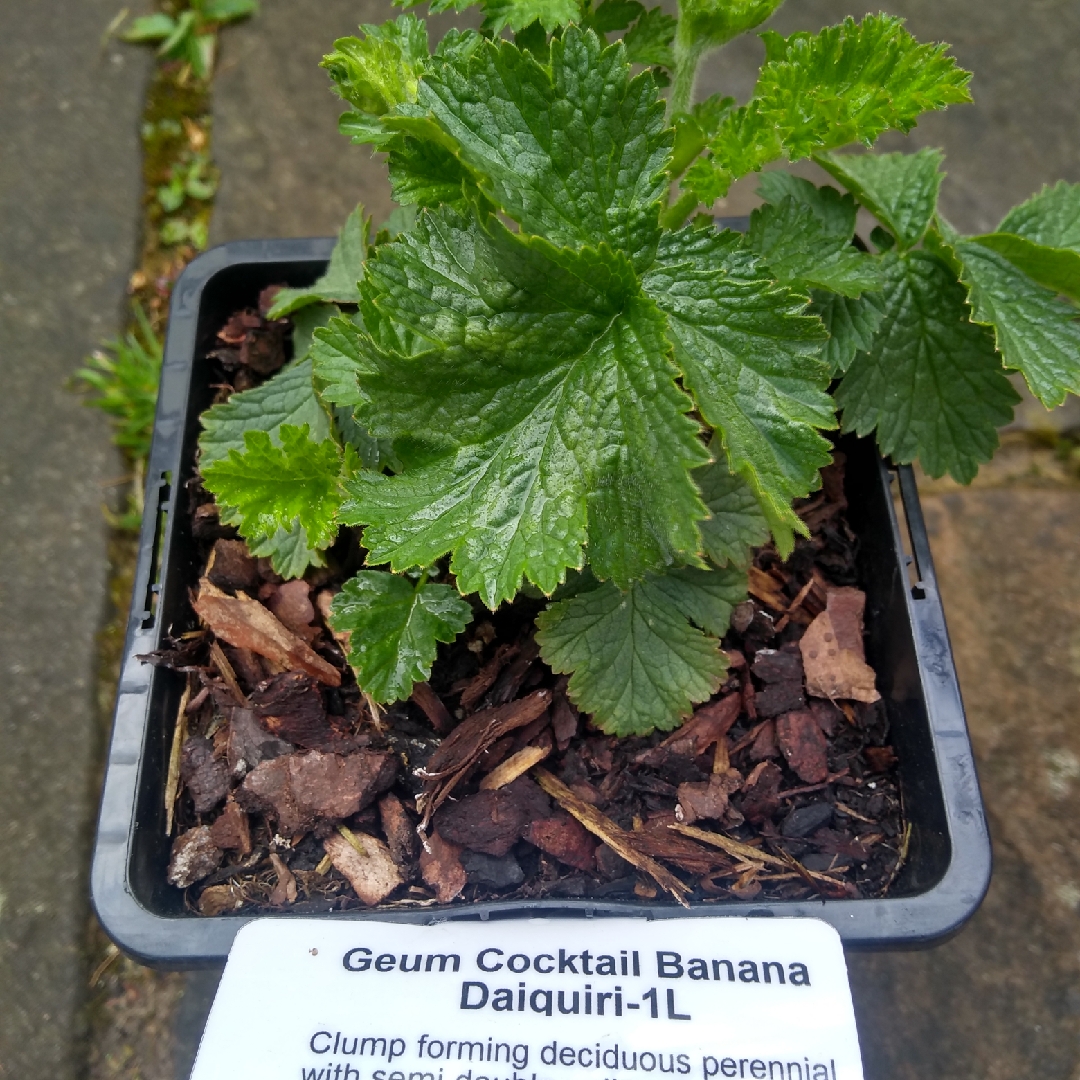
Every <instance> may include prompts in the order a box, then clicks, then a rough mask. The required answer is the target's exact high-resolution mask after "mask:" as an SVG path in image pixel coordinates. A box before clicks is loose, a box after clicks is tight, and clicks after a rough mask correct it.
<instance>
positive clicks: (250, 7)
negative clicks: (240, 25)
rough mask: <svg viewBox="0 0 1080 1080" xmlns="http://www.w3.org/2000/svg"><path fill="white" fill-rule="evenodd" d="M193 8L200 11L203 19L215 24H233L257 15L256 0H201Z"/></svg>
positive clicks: (257, 6)
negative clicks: (197, 8) (238, 20)
mask: <svg viewBox="0 0 1080 1080" xmlns="http://www.w3.org/2000/svg"><path fill="white" fill-rule="evenodd" d="M195 6H196V7H199V8H200V9H201V11H202V17H203V18H204V19H206V20H207V21H208V22H216V23H228V22H235V21H236V20H237V19H245V18H247V17H248V16H249V15H257V14H258V13H259V5H258V3H257V2H256V0H202V3H201V4H197V5H195Z"/></svg>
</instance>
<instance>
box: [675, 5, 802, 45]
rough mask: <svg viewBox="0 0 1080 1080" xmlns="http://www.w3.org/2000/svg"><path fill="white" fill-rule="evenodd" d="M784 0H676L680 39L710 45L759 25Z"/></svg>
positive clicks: (695, 43)
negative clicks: (677, 1)
mask: <svg viewBox="0 0 1080 1080" xmlns="http://www.w3.org/2000/svg"><path fill="white" fill-rule="evenodd" d="M783 2H784V0H679V43H680V46H682V47H684V48H685V47H697V48H702V47H704V48H713V47H717V46H720V45H726V44H727V42H729V41H731V40H732V39H733V38H737V37H738V36H739V35H740V34H745V33H746V31H747V30H753V28H754V27H755V26H760V25H761V24H762V23H763V22H764V21H765V20H766V19H767V18H768V17H769V16H770V15H772V13H773V12H774V11H775V10H776V9H777V8H778V7H779V6H780V5H781V4H782V3H783Z"/></svg>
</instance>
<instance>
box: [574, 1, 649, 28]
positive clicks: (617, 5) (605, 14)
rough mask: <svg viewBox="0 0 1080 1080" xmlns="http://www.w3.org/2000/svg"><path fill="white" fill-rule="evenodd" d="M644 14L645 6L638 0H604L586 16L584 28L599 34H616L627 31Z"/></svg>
mask: <svg viewBox="0 0 1080 1080" xmlns="http://www.w3.org/2000/svg"><path fill="white" fill-rule="evenodd" d="M644 12H645V6H644V5H643V4H639V3H638V0H604V2H603V3H602V4H600V5H599V6H597V7H596V8H595V9H594V10H593V11H590V12H589V13H588V14H587V15H586V16H585V18H584V20H583V21H582V26H585V27H587V28H588V29H590V30H595V31H596V32H597V33H598V34H614V33H617V32H618V31H619V30H625V29H626V28H627V27H628V26H629V25H630V24H631V23H632V22H633V21H634V20H635V19H637V18H638V17H639V16H640V15H642V14H644Z"/></svg>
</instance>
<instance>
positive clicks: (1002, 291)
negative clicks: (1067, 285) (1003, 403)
mask: <svg viewBox="0 0 1080 1080" xmlns="http://www.w3.org/2000/svg"><path fill="white" fill-rule="evenodd" d="M954 250H955V252H956V254H957V256H958V257H959V258H960V261H961V263H962V264H963V270H962V273H961V278H960V279H961V281H963V283H964V284H965V285H966V286H967V287H968V296H969V300H970V302H971V309H972V319H973V321H975V322H978V323H982V324H983V325H985V326H989V327H991V328H992V329H993V331H994V337H995V339H996V341H997V347H998V349H999V350H1000V352H1001V355H1002V358H1003V360H1004V363H1005V366H1006V367H1007V368H1012V369H1014V370H1016V371H1020V372H1023V375H1024V379H1025V381H1026V382H1027V384H1028V387H1029V388H1030V389H1031V392H1032V393H1033V394H1034V395H1035V396H1036V397H1037V398H1038V399H1039V400H1040V401H1041V402H1042V403H1043V404H1044V405H1045V406H1046V407H1047V408H1048V409H1049V408H1053V407H1054V406H1055V405H1060V404H1061V403H1062V402H1063V401H1064V400H1065V395H1066V394H1069V393H1072V394H1076V393H1080V323H1077V321H1076V318H1077V314H1078V312H1077V310H1076V308H1074V307H1073V306H1072V305H1071V304H1068V303H1066V302H1064V301H1062V300H1059V299H1058V298H1057V295H1056V294H1055V293H1054V292H1052V291H1051V290H1050V289H1044V288H1043V287H1042V286H1041V285H1037V284H1036V283H1035V282H1034V281H1032V280H1031V279H1030V278H1029V277H1028V276H1027V275H1026V274H1024V273H1023V272H1022V271H1020V270H1018V269H1017V268H1016V267H1015V266H1013V264H1012V263H1011V262H1009V261H1008V259H1006V258H1005V257H1004V256H1002V255H999V254H997V252H995V251H991V250H990V249H988V248H986V247H984V246H982V245H981V244H977V243H972V242H970V241H959V242H957V243H956V244H955V245H954Z"/></svg>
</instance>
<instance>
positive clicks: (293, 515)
mask: <svg viewBox="0 0 1080 1080" xmlns="http://www.w3.org/2000/svg"><path fill="white" fill-rule="evenodd" d="M278 437H279V439H280V445H275V444H274V443H273V442H272V441H271V439H270V436H269V435H268V434H267V433H266V432H265V431H251V430H249V431H246V432H245V433H244V452H243V453H240V452H239V451H237V450H230V451H229V455H228V457H226V458H222V459H220V460H218V461H214V462H211V463H210V464H207V465H204V466H203V467H202V477H203V481H204V483H205V484H206V487H207V489H208V490H209V491H212V492H213V493H214V495H215V496H216V497H217V498H218V500H219V501H220V502H221V503H222V504H223V505H225V506H229V507H232V508H234V509H235V515H234V516H235V517H236V518H238V527H239V529H240V533H241V535H242V536H245V537H258V538H262V537H266V536H271V535H273V534H274V533H276V531H277V530H278V529H285V530H286V531H288V530H290V529H291V528H292V526H293V523H294V522H299V523H300V525H301V527H302V528H303V529H304V531H305V533H306V534H307V538H308V542H309V543H310V544H311V545H312V546H314V547H316V548H324V547H327V546H328V545H329V544H330V543H332V542H333V539H334V537H335V536H336V535H337V511H338V507H339V506H340V505H341V468H342V457H341V451H340V450H339V449H338V446H337V443H335V442H334V441H333V440H332V439H325V440H323V441H322V442H313V441H312V440H311V439H310V438H309V437H308V429H307V427H306V426H304V427H292V426H291V425H289V424H285V425H283V426H282V427H281V429H280V430H279V432H278Z"/></svg>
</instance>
